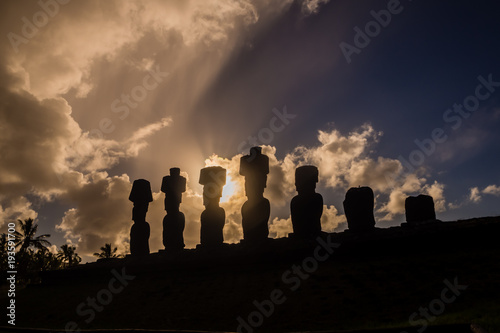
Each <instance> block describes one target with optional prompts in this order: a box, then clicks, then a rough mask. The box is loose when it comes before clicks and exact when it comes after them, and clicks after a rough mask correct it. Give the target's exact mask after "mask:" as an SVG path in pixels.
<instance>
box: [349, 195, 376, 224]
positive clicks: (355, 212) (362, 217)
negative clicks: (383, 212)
mask: <svg viewBox="0 0 500 333" xmlns="http://www.w3.org/2000/svg"><path fill="white" fill-rule="evenodd" d="M373 205H374V197H373V190H372V189H371V188H369V187H351V188H350V189H349V190H348V191H347V193H346V195H345V200H344V212H345V216H346V218H347V226H348V228H349V230H351V231H354V232H366V231H371V230H373V229H374V228H375V217H374V216H373Z"/></svg>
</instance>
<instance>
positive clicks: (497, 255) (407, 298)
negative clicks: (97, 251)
mask: <svg viewBox="0 0 500 333" xmlns="http://www.w3.org/2000/svg"><path fill="white" fill-rule="evenodd" d="M497 220H498V219H497ZM497 225H500V223H497ZM498 230H499V227H498V226H495V227H494V228H490V229H481V228H473V229H470V230H469V229H467V230H466V231H462V232H461V233H457V234H453V233H448V232H447V233H445V234H443V233H438V234H437V235H430V236H429V237H421V236H419V237H410V238H401V239H400V238H396V240H394V239H382V240H380V241H378V242H371V243H370V242H367V243H363V244H361V245H360V244H359V243H356V242H354V243H353V242H345V244H342V245H341V247H340V248H339V250H338V251H336V253H334V255H333V256H332V257H331V259H330V260H328V261H326V262H323V263H320V264H319V266H318V269H317V270H316V271H315V272H313V273H312V274H310V276H309V277H308V278H307V279H305V280H302V281H301V285H300V287H299V288H298V289H297V290H296V291H291V290H290V287H291V284H290V283H285V282H284V281H283V280H282V274H283V272H285V271H286V270H288V269H290V268H291V267H292V265H293V264H300V263H301V257H296V256H285V257H283V256H276V257H272V256H271V257H269V258H267V259H268V260H263V261H260V262H259V261H258V262H257V263H252V264H245V263H239V264H234V265H233V264H230V265H223V264H214V265H210V264H206V265H201V266H200V265H198V266H197V265H192V268H190V264H187V265H184V266H185V267H184V268H182V269H175V265H176V264H175V263H169V262H165V263H164V265H165V266H163V267H157V268H153V269H152V271H149V272H148V273H143V274H141V273H140V270H137V268H136V270H134V269H133V268H130V269H131V270H132V271H134V274H136V276H137V277H136V279H134V280H133V281H132V282H131V283H130V285H129V286H127V287H126V288H125V289H124V291H123V292H121V293H119V294H117V295H115V296H114V298H113V300H112V302H111V303H110V304H109V305H107V306H105V308H104V310H103V311H102V312H99V313H97V314H96V317H95V319H94V320H93V321H92V322H91V323H89V324H85V323H84V321H83V319H84V318H83V317H80V316H79V315H78V314H77V313H76V311H75V310H76V307H77V305H78V304H79V303H81V302H85V301H86V299H87V297H89V296H90V297H95V295H96V294H97V293H98V291H99V290H100V289H102V288H106V287H107V283H108V281H109V279H110V278H111V277H112V275H111V273H110V270H111V268H110V267H105V268H103V270H102V271H100V273H95V274H91V275H90V276H88V277H85V278H80V279H78V276H79V275H80V273H78V274H77V275H75V274H73V276H70V277H68V279H71V280H67V281H65V283H57V284H48V285H38V286H29V287H28V288H26V289H24V290H21V291H20V292H19V293H18V296H17V303H18V305H19V306H18V314H17V315H18V317H17V320H18V326H25V327H47V328H54V327H56V328H64V326H65V324H66V322H68V321H75V322H78V324H79V326H80V327H81V328H158V329H199V330H225V331H236V327H237V325H238V323H237V321H236V318H237V317H238V316H242V317H244V318H246V317H247V316H248V314H249V313H250V312H252V311H254V310H255V309H256V308H255V306H254V305H253V304H252V302H253V301H254V300H257V301H262V300H264V299H268V298H269V294H270V292H271V291H272V290H273V289H280V290H282V291H283V292H284V294H285V297H286V298H287V299H286V301H285V302H284V303H283V304H281V305H277V306H276V308H275V311H274V313H273V315H272V316H270V317H269V318H265V320H264V323H263V325H262V326H261V327H260V328H259V329H258V331H269V332H279V331H300V330H327V329H359V328H388V327H408V326H410V324H409V322H408V318H409V316H410V314H412V313H413V312H415V311H418V309H419V307H420V306H428V305H429V302H431V301H432V300H433V299H435V298H439V297H440V295H441V291H442V289H443V288H444V287H445V285H444V284H443V280H444V279H448V280H450V281H453V279H454V278H455V277H457V278H458V282H459V283H460V284H466V285H468V289H467V290H465V291H463V292H462V294H461V295H460V296H459V297H458V298H457V300H456V301H455V302H453V303H451V304H449V305H447V306H446V309H445V311H444V313H443V314H442V315H440V316H438V317H437V318H436V319H435V320H434V321H433V322H432V323H431V324H433V325H436V324H449V323H472V322H474V323H479V324H481V325H482V326H483V327H486V328H488V329H489V330H490V332H495V331H500V329H499V328H500V319H499V317H500V316H499V314H500V292H499V291H498V287H499V283H498V282H499V281H500V261H499V259H500V246H498V245H497V244H498V241H496V238H497V237H498V233H497V231H498ZM169 265H171V267H169ZM82 272H83V271H82ZM2 297H4V295H2Z"/></svg>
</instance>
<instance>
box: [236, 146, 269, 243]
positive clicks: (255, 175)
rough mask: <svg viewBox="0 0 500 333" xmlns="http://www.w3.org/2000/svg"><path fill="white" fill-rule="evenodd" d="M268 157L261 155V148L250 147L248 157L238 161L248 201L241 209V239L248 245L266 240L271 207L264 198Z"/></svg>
mask: <svg viewBox="0 0 500 333" xmlns="http://www.w3.org/2000/svg"><path fill="white" fill-rule="evenodd" d="M268 174H269V157H267V156H266V155H264V154H262V148H261V147H252V148H251V149H250V155H245V156H243V157H241V159H240V175H242V176H244V177H245V193H246V196H247V198H248V200H247V201H246V202H245V203H244V204H243V206H242V207H241V216H242V226H243V238H244V240H245V241H248V242H250V243H254V242H259V241H262V240H267V237H268V236H269V227H268V221H269V215H270V213H271V206H270V204H269V200H267V199H266V198H264V189H265V187H266V182H267V175H268Z"/></svg>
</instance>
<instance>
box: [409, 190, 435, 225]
mask: <svg viewBox="0 0 500 333" xmlns="http://www.w3.org/2000/svg"><path fill="white" fill-rule="evenodd" d="M405 211H406V212H405V213H406V222H408V223H410V224H414V223H418V222H426V221H436V211H435V210H434V200H433V199H432V197H431V196H430V195H424V194H420V195H419V196H417V197H408V198H406V200H405Z"/></svg>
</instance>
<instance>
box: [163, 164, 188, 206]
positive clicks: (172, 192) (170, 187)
mask: <svg viewBox="0 0 500 333" xmlns="http://www.w3.org/2000/svg"><path fill="white" fill-rule="evenodd" d="M180 173H181V169H179V168H171V169H170V175H169V176H165V177H163V180H162V183H161V191H162V192H163V193H165V210H167V211H175V210H177V211H178V210H179V205H180V203H181V202H182V193H183V192H186V178H184V177H182V176H181V174H180Z"/></svg>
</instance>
